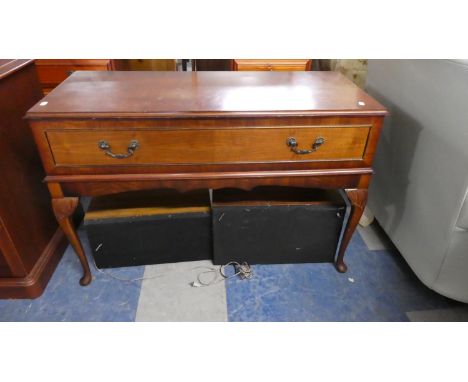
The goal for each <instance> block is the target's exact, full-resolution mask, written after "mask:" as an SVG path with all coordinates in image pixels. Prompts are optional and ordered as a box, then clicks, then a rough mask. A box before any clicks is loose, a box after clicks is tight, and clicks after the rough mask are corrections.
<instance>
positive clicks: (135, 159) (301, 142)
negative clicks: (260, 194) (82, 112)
mask: <svg viewBox="0 0 468 382" xmlns="http://www.w3.org/2000/svg"><path fill="white" fill-rule="evenodd" d="M369 129H370V127H369V126H350V127H332V126H327V127H287V128H224V129H210V128H206V129H186V130H180V129H179V130H167V129H166V130H158V129H141V130H139V129H132V130H111V129H106V130H103V131H99V130H82V129H80V130H71V129H70V130H48V131H47V132H46V135H47V139H48V141H49V146H50V149H51V152H52V155H53V158H54V161H55V164H56V165H58V166H122V165H157V164H163V165H170V164H218V163H219V164H222V163H261V162H263V163H265V162H266V163H268V162H298V161H336V160H349V159H354V160H360V159H362V157H363V154H364V151H365V147H366V143H367V138H368V135H369ZM288 138H294V139H295V141H296V143H297V146H295V149H296V150H311V149H312V146H313V144H314V142H317V140H318V139H319V140H320V141H323V144H318V145H317V144H316V145H315V146H316V147H315V151H313V152H310V153H306V154H298V153H295V152H293V151H292V150H291V149H292V147H290V146H288V145H287V140H288ZM102 141H104V142H105V143H106V145H107V146H104V147H102V145H101V148H100V147H99V143H100V142H102ZM135 141H137V147H136V148H135V147H133V148H131V146H130V145H131V143H132V142H135ZM129 147H130V149H129ZM106 151H107V152H108V153H107V154H106ZM109 154H111V155H112V154H117V155H120V156H121V158H115V157H112V156H111V155H109ZM124 156H125V157H124Z"/></svg>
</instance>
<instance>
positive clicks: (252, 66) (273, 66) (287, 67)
mask: <svg viewBox="0 0 468 382" xmlns="http://www.w3.org/2000/svg"><path fill="white" fill-rule="evenodd" d="M311 68H312V60H293V59H283V60H239V59H234V60H232V70H241V71H242V70H269V71H304V70H311Z"/></svg>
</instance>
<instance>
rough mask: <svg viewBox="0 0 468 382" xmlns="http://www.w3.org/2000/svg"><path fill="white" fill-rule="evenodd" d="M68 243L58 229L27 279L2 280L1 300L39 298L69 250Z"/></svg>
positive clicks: (11, 278)
mask: <svg viewBox="0 0 468 382" xmlns="http://www.w3.org/2000/svg"><path fill="white" fill-rule="evenodd" d="M67 245H68V241H67V239H66V237H65V235H64V234H63V232H62V230H61V229H60V228H57V230H56V231H55V234H54V236H52V238H51V240H50V242H49V244H48V245H47V247H46V248H45V249H44V251H43V252H42V254H41V256H40V257H39V259H38V260H37V261H36V264H35V265H34V267H33V268H32V270H31V272H29V274H28V275H27V276H26V277H8V278H0V298H1V299H4V298H37V297H39V296H40V295H41V294H42V293H44V290H45V288H46V286H47V283H48V282H49V280H50V278H51V276H52V274H53V273H54V271H55V268H56V267H57V264H58V262H59V261H60V259H61V258H62V255H63V253H64V251H65V249H66V248H67Z"/></svg>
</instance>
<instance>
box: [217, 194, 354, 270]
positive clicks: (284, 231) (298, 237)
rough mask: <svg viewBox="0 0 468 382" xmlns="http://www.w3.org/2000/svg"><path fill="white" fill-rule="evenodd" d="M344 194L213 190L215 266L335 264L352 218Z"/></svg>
mask: <svg viewBox="0 0 468 382" xmlns="http://www.w3.org/2000/svg"><path fill="white" fill-rule="evenodd" d="M345 198H346V196H345V194H344V193H343V192H341V191H326V190H315V189H307V188H293V187H257V188H255V189H253V190H252V191H242V190H238V189H222V190H215V191H213V200H212V204H211V208H212V221H213V255H214V263H215V264H218V265H221V264H226V263H228V262H230V261H238V262H242V261H247V262H248V263H249V264H281V263H315V262H333V261H334V259H335V253H336V250H337V247H338V242H339V240H340V237H341V235H342V230H343V226H344V223H345V222H346V220H347V217H348V215H349V211H350V209H349V202H348V201H347V199H345Z"/></svg>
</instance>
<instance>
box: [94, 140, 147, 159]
mask: <svg viewBox="0 0 468 382" xmlns="http://www.w3.org/2000/svg"><path fill="white" fill-rule="evenodd" d="M139 146H140V144H139V143H138V141H137V140H136V139H132V140H131V141H130V143H129V144H128V147H127V151H128V154H114V153H113V152H112V151H111V146H110V144H109V142H107V141H105V140H102V141H99V142H98V147H99V148H100V149H101V150H104V153H105V154H106V155H109V156H110V157H112V158H116V159H125V158H128V157H131V156H132V155H133V154H134V153H135V150H136V149H137V148H138V147H139Z"/></svg>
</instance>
